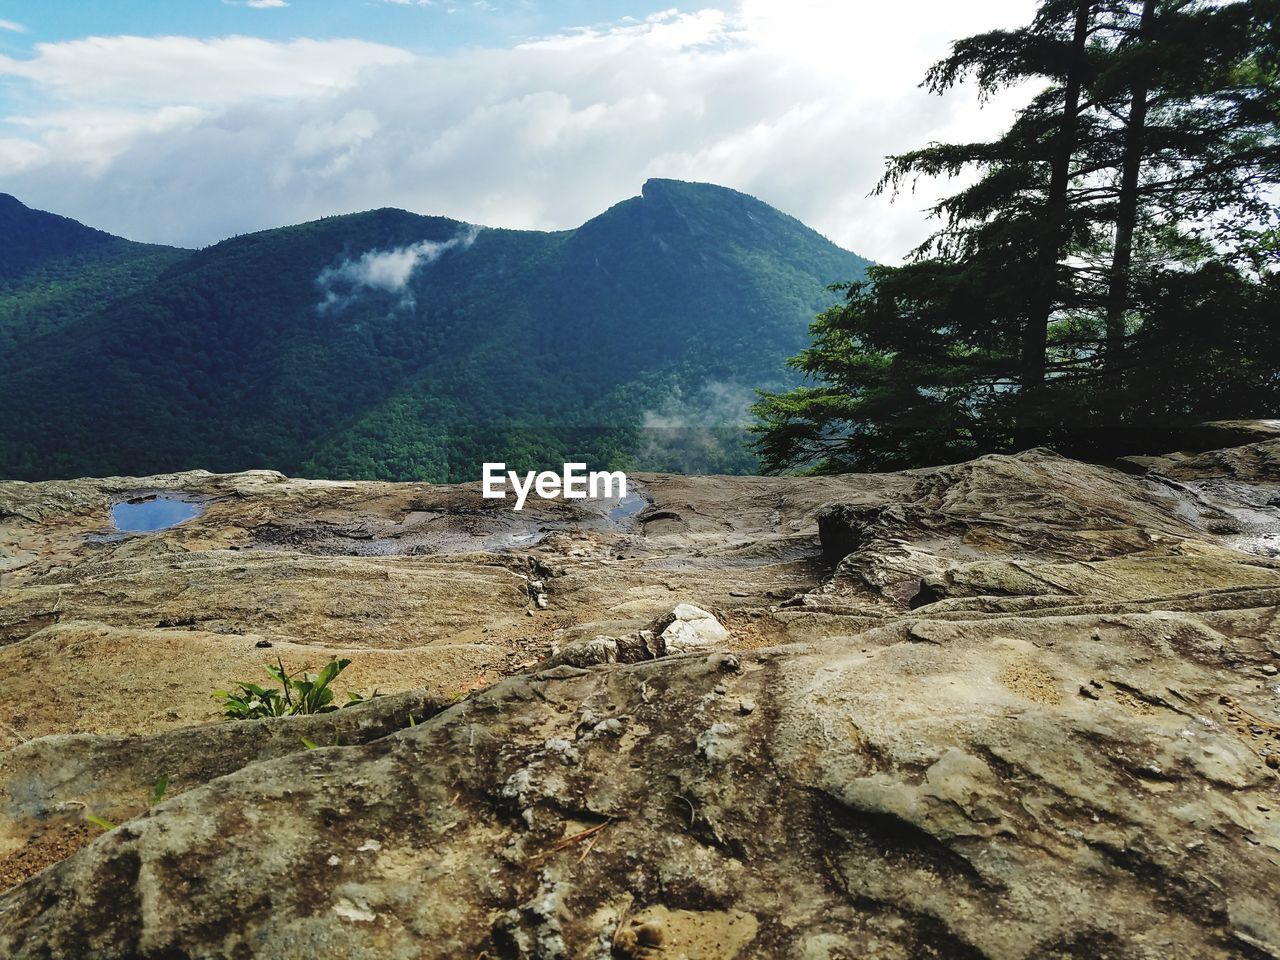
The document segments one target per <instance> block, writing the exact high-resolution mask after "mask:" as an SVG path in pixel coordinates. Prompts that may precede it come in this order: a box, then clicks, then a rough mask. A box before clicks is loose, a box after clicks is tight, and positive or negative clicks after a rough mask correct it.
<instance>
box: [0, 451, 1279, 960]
mask: <svg viewBox="0 0 1280 960" xmlns="http://www.w3.org/2000/svg"><path fill="white" fill-rule="evenodd" d="M1130 466H1131V469H1130V470H1129V471H1127V472H1121V471H1118V470H1111V469H1107V468H1104V467H1099V466H1091V465H1085V464H1081V463H1076V462H1073V461H1069V460H1064V459H1062V458H1059V457H1056V456H1054V455H1053V454H1051V453H1049V452H1047V451H1033V452H1030V453H1026V454H1021V455H1018V456H1014V457H986V458H982V459H980V460H977V461H974V462H973V463H969V464H962V465H956V466H949V467H942V468H938V469H934V470H922V471H912V472H909V473H905V474H895V475H887V476H882V477H868V478H854V477H850V478H829V479H823V478H814V479H813V480H808V479H796V480H777V479H754V480H750V479H742V480H734V479H731V480H729V481H726V480H725V479H724V478H717V479H716V483H715V484H710V483H708V484H705V485H700V484H699V482H698V481H696V480H693V479H678V480H677V479H674V478H671V479H667V478H661V477H649V478H644V481H645V482H646V484H647V491H648V494H649V495H650V496H651V497H652V499H653V506H652V507H651V508H650V511H649V512H648V513H647V516H651V517H652V516H658V517H659V520H657V521H654V524H660V525H651V526H652V529H648V530H646V529H645V526H646V524H645V519H646V514H642V515H641V516H640V518H639V520H638V524H639V526H638V527H637V528H636V529H634V530H630V531H623V532H619V533H616V534H615V533H612V532H609V531H603V528H602V532H600V533H599V535H598V536H595V535H593V537H594V539H593V538H587V539H583V538H581V537H566V538H564V539H560V540H555V539H554V538H553V540H552V542H551V543H548V544H544V545H542V546H541V547H540V548H539V549H537V550H533V551H530V552H529V553H528V556H527V559H519V562H517V560H516V559H514V558H512V557H511V556H507V555H502V556H498V555H496V554H495V559H494V560H493V561H492V562H493V563H494V564H496V565H497V566H498V567H501V568H503V570H504V571H505V574H504V575H510V574H512V572H514V573H516V574H519V573H521V571H522V570H523V575H524V576H525V577H526V579H533V578H536V579H538V580H539V581H542V582H540V583H539V589H538V590H537V591H536V594H538V595H544V596H545V597H546V598H547V608H546V610H547V612H546V614H545V615H547V616H550V615H551V614H552V613H553V612H556V611H559V613H558V614H557V615H558V616H559V619H558V620H556V621H555V623H556V626H555V627H554V630H555V631H559V632H558V633H549V634H548V635H547V637H546V643H545V645H544V646H543V647H541V648H540V649H539V650H538V655H537V656H534V657H532V658H531V660H532V662H531V663H529V664H527V665H525V666H524V667H521V668H519V669H517V670H516V672H514V673H511V674H510V675H507V676H505V677H502V678H501V679H498V680H497V681H496V682H492V683H489V684H488V685H485V686H483V687H481V688H478V689H476V690H474V691H471V692H469V693H467V694H466V695H465V696H463V697H461V698H460V699H457V700H456V702H455V701H454V698H452V697H448V696H437V695H434V694H432V695H428V694H424V693H421V692H419V693H403V694H397V695H396V696H397V697H400V698H401V699H395V698H392V697H387V698H378V699H377V700H374V701H372V702H370V703H368V704H365V705H363V706H358V707H353V708H349V709H346V710H343V711H340V712H339V713H338V714H335V715H332V716H333V717H337V718H340V720H329V719H326V718H316V719H317V720H318V721H321V722H323V723H330V724H333V723H339V722H340V723H341V724H342V725H343V729H342V731H341V732H340V731H338V730H337V729H336V728H334V729H329V728H324V729H323V730H319V731H318V730H317V729H313V728H307V727H304V726H303V725H302V723H303V722H302V721H282V722H280V723H278V724H276V725H275V726H270V725H263V726H261V727H260V728H258V729H257V730H251V729H250V727H252V726H253V725H241V724H213V725H209V726H202V727H194V728H189V729H187V730H166V731H163V732H157V733H153V734H149V735H146V736H140V737H116V738H111V737H93V736H89V735H78V736H77V737H74V738H70V739H68V738H66V737H42V738H36V739H33V740H31V741H30V742H28V743H24V744H19V745H16V746H14V747H13V748H12V749H11V750H9V751H8V752H7V753H6V754H5V755H4V757H3V758H2V759H0V792H2V793H0V799H2V800H3V802H4V803H5V805H6V810H7V813H8V816H9V817H10V819H11V820H12V821H13V822H14V823H21V824H28V825H29V824H32V823H35V822H37V821H39V820H40V818H41V817H45V818H48V817H53V816H56V815H57V810H58V809H64V808H63V807H61V806H60V805H63V804H66V803H69V802H75V801H77V799H79V800H81V801H82V802H86V803H88V804H90V805H94V804H98V805H99V806H95V807H94V809H99V810H104V811H106V810H110V809H111V806H110V802H109V801H110V795H112V794H114V795H116V796H120V795H123V794H126V793H129V791H133V793H132V794H130V796H131V797H133V799H132V800H131V801H130V802H131V803H134V807H133V808H132V813H131V816H130V818H129V819H127V820H125V821H124V822H122V823H121V824H120V826H118V827H116V828H114V829H111V830H106V831H98V832H97V835H96V836H95V837H93V839H91V840H90V841H89V842H87V843H85V844H84V845H83V846H82V847H81V848H80V849H78V852H75V853H74V854H72V855H70V856H68V857H67V858H66V859H62V860H60V861H59V862H56V863H54V864H53V865H51V866H50V867H48V868H47V869H45V870H43V871H42V872H39V873H38V874H36V875H34V876H32V877H30V878H29V879H27V880H26V881H25V882H23V883H21V884H20V885H19V886H16V887H14V888H13V889H11V890H9V891H8V892H7V893H6V894H4V895H3V896H2V897H0V955H2V956H5V957H13V958H45V960H51V958H81V957H94V958H102V960H110V958H134V957H144V958H157V960H158V958H171V957H199V958H215V957H219V958H220V957H259V956H262V957H267V956H269V957H272V958H279V960H295V958H296V960H304V958H313V957H317V956H329V957H343V958H352V960H363V958H370V960H372V958H377V960H387V958H394V960H401V958H403V960H409V958H415V960H417V958H424V957H441V958H444V957H468V958H469V957H480V956H485V957H490V958H497V957H511V958H538V960H553V958H578V957H585V958H601V960H604V958H617V957H622V958H658V957H670V958H676V957H691V958H725V960H729V958H734V957H738V958H754V957H784V958H797V960H822V958H825V960H836V958H846V957H859V958H862V957H868V958H886V960H914V958H930V957H932V958H940V960H941V958H945V960H953V958H958V960H971V958H998V960H1014V958H1047V957H1079V958H1103V957H1106V958H1142V960H1165V958H1170V957H1188V958H1190V957H1195V958H1202V957H1203V958H1266V957H1273V958H1274V957H1280V908H1278V906H1277V904H1278V902H1280V901H1278V900H1277V891H1280V769H1278V768H1280V679H1278V678H1277V671H1278V668H1280V618H1278V617H1277V615H1276V611H1277V607H1278V605H1280V561H1277V559H1276V558H1275V556H1276V553H1280V550H1277V551H1274V552H1273V550H1272V545H1273V542H1274V541H1273V539H1272V538H1273V534H1274V528H1275V524H1276V523H1277V521H1278V520H1280V441H1276V440H1263V441H1261V442H1258V443H1253V444H1249V445H1246V446H1242V447H1236V448H1231V449H1228V450H1220V451H1212V452H1210V453H1206V454H1195V455H1191V454H1184V455H1179V456H1177V457H1170V458H1153V459H1152V460H1151V461H1150V462H1148V463H1146V464H1144V465H1143V467H1142V472H1139V473H1135V472H1134V470H1135V469H1136V468H1133V467H1132V465H1130ZM281 482H283V481H281ZM289 483H296V482H295V481H289ZM726 483H729V484H732V485H733V487H734V488H733V489H732V490H727V491H726V490H725V489H724V488H725V485H726ZM253 484H255V485H262V486H263V488H264V490H265V489H266V487H267V486H269V485H267V484H266V482H265V481H263V480H254V481H253ZM273 484H275V485H276V486H278V484H276V483H275V481H273ZM383 486H386V485H383ZM69 489H71V491H72V492H71V493H66V492H65V491H64V494H60V496H64V499H66V498H71V499H74V496H72V494H75V491H76V490H78V489H79V488H69ZM256 489H257V487H256V486H255V487H254V488H253V489H248V490H247V492H246V494H245V499H246V502H248V503H253V502H254V498H255V497H256V496H258V494H257V493H256V492H255V491H256ZM10 495H11V496H15V495H14V494H12V493H11V494H10ZM75 495H76V496H78V495H79V494H75ZM298 495H300V494H298ZM362 495H365V494H362ZM382 495H383V494H379V496H382ZM42 496H43V500H42V501H41V503H43V504H44V505H43V506H41V507H40V508H39V509H40V510H41V511H43V513H42V516H45V517H48V516H51V515H53V514H54V513H56V510H57V509H58V507H57V502H56V498H53V497H52V495H51V493H50V492H48V491H46V492H44V493H43V494H42ZM262 496H264V497H265V496H268V494H267V493H263V494H262ZM353 496H354V494H353ZM2 502H4V501H3V497H2V496H0V503H2ZM21 506H22V505H21V504H13V506H12V507H11V508H10V509H13V508H21ZM671 514H678V515H679V516H680V517H681V518H682V519H681V523H682V526H681V527H680V528H679V529H677V528H675V527H674V526H673V524H672V521H671V520H670V519H669V516H670V515H671ZM43 522H48V521H47V520H46V521H43ZM297 522H298V523H299V524H300V523H301V522H302V521H301V520H300V519H299V520H298V521H297ZM334 522H336V521H334ZM332 529H333V527H332V524H331V525H330V527H329V528H328V530H329V532H328V533H327V534H326V535H327V536H332V535H333V534H332ZM819 530H820V531H821V534H820V538H819ZM183 536H190V534H184V535H183ZM228 536H230V535H229V534H228ZM610 538H613V539H610ZM606 548H607V549H606ZM42 549H44V548H43V547H40V546H39V545H38V544H37V545H36V546H34V547H32V548H31V552H32V554H33V556H39V555H40V551H41V550H42ZM64 549H66V548H65V547H64V546H59V547H58V550H64ZM133 549H135V550H139V549H142V548H140V547H135V548H133ZM148 549H150V548H148ZM573 551H580V552H579V553H577V554H574V553H573ZM824 552H825V555H826V556H825V559H823V553H824ZM619 555H622V557H621V559H619ZM233 556H234V555H233ZM291 556H294V557H295V558H296V559H295V560H294V561H293V562H295V563H298V564H302V563H304V562H310V561H309V560H308V559H307V556H308V555H306V554H304V553H301V552H295V553H294V554H292V555H291ZM797 557H799V559H797ZM602 558H603V559H602ZM252 559H253V555H252V554H250V556H249V558H248V560H249V561H252ZM405 559H406V560H410V561H412V560H413V558H405ZM85 562H88V561H85ZM95 562H97V561H95ZM122 562H124V558H120V559H119V560H118V561H117V563H122ZM138 562H139V563H142V564H143V566H146V565H148V564H150V565H155V564H158V563H173V562H174V558H173V555H172V554H171V553H169V552H167V551H166V552H164V553H160V552H157V553H155V554H154V555H151V554H146V555H144V556H143V557H142V559H141V560H139V561H138ZM229 562H232V561H229ZM233 562H237V563H241V564H244V563H246V562H247V561H246V559H245V558H244V557H239V558H237V559H235V560H234V561H233ZM450 562H451V563H454V564H455V565H463V564H468V565H470V564H474V563H475V562H476V561H475V558H474V557H468V558H465V559H462V560H456V561H450ZM33 563H35V566H36V567H38V562H37V561H33ZM520 564H525V566H524V567H521V566H520ZM54 566H56V567H57V568H58V569H57V570H54V569H52V568H51V570H50V572H48V573H41V572H37V573H34V574H32V578H31V580H30V582H28V583H26V584H25V585H24V584H22V583H17V582H14V583H11V584H10V587H9V592H10V598H9V599H8V600H7V607H6V606H5V605H0V623H4V622H8V623H9V625H10V633H11V635H12V636H13V637H15V638H16V639H13V640H12V641H11V643H12V644H14V645H16V646H19V647H21V646H22V645H23V644H28V643H31V642H32V639H36V640H38V639H39V638H40V636H41V631H47V630H49V629H57V627H56V625H55V626H51V625H50V624H45V625H43V626H40V627H38V628H37V629H34V630H29V631H27V632H25V633H24V632H23V631H24V628H23V627H22V626H21V623H22V621H20V619H19V613H16V612H13V611H15V610H17V608H18V606H20V605H23V604H25V606H22V608H21V615H22V616H28V617H34V616H37V615H39V614H40V610H39V609H37V607H38V602H37V595H36V594H35V593H34V592H33V591H36V590H37V589H38V588H39V587H40V584H41V583H51V582H54V581H50V580H48V579H43V580H42V579H41V578H49V577H52V578H54V580H55V581H59V582H61V583H62V584H63V597H64V600H63V603H64V608H65V605H66V604H81V605H83V606H85V608H86V609H87V605H88V604H89V603H90V602H93V603H99V602H100V601H99V600H96V599H94V600H91V599H88V598H78V595H77V594H76V589H77V587H76V583H77V580H76V576H77V575H76V574H75V570H76V569H77V568H76V566H75V565H74V563H71V564H70V565H67V564H66V562H65V561H64V560H59V561H58V563H57V564H55V565H54ZM33 569H34V568H33ZM97 569H98V570H99V575H101V572H102V568H101V567H99V568H97ZM465 569H466V570H475V571H477V572H475V573H474V574H469V575H472V576H475V577H480V576H481V575H482V571H481V568H480V567H473V566H466V567H465ZM59 571H60V572H59ZM806 571H807V572H806ZM484 575H485V576H488V575H489V574H484ZM806 578H807V579H806ZM98 582H99V583H101V582H103V581H98ZM493 583H495V584H505V583H507V580H503V579H500V578H498V577H497V576H496V575H495V576H494V579H493ZM544 584H545V586H544ZM19 594H20V596H19ZM478 595H479V593H477V596H478ZM530 598H531V594H529V593H528V592H527V591H526V593H525V594H524V595H522V596H521V597H520V598H519V601H518V602H519V605H518V606H517V607H516V608H515V612H518V613H520V615H521V617H522V618H524V619H525V620H529V621H535V620H536V619H537V617H539V616H543V615H544V614H543V612H542V611H539V610H536V608H534V607H533V606H532V604H531V602H530ZM406 602H407V601H406ZM468 602H470V601H468ZM476 602H477V603H478V602H479V601H476ZM525 605H529V606H530V608H531V609H535V615H534V616H526V615H525V613H524V610H525ZM5 609H8V610H9V611H10V614H9V620H8V621H5V620H4V619H3V618H4V616H5V614H4V611H5ZM504 609H505V608H504ZM94 610H96V611H98V613H97V614H95V615H97V616H100V617H105V618H108V619H110V615H109V611H108V612H102V608H101V607H95V608H94ZM711 611H714V612H711ZM81 612H82V613H83V612H84V611H83V610H82V611H81ZM504 615H505V614H504ZM517 619H518V618H515V617H514V616H513V617H512V620H513V621H514V620H517ZM117 628H119V629H123V627H117ZM62 629H66V627H65V625H64V626H63V627H62ZM451 629H452V628H451ZM3 649H4V648H0V650H3ZM418 655H419V656H424V657H425V656H428V655H429V653H428V652H425V650H424V652H422V653H421V654H418ZM402 714H403V715H404V718H405V719H404V721H403V722H401V720H400V717H401V715H402ZM410 715H412V716H413V720H412V722H411V721H410V720H409V719H408V718H409V716H410ZM312 722H313V723H314V722H315V721H312ZM411 723H412V725H411ZM295 724H296V726H295ZM306 730H310V732H303V731H306ZM295 734H297V736H298V737H306V739H307V740H309V741H311V742H312V743H313V745H315V747H316V748H315V749H308V748H296V747H294V746H292V743H293V742H294V736H295ZM316 736H325V737H328V739H322V740H317V739H316ZM272 744H275V746H273V745H272ZM183 758H186V759H185V760H184V759H183ZM184 764H185V765H184ZM170 766H177V767H178V768H179V769H181V771H182V774H183V777H184V778H185V780H184V781H183V783H182V789H181V790H180V792H177V793H175V794H173V795H171V796H168V797H166V798H165V799H164V800H163V801H162V802H160V803H159V804H158V805H155V806H153V807H147V806H146V805H145V801H143V802H141V803H139V802H138V800H137V797H138V796H141V795H142V794H143V793H145V791H146V789H147V786H148V783H149V780H150V778H151V777H152V776H153V775H155V774H156V773H157V772H158V771H160V770H167V769H168V768H169V767H170ZM86 797H87V798H88V799H87V800H85V799H84V798H86ZM134 814H136V815H134Z"/></svg>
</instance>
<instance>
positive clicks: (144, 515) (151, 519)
mask: <svg viewBox="0 0 1280 960" xmlns="http://www.w3.org/2000/svg"><path fill="white" fill-rule="evenodd" d="M202 513H204V505H203V504H201V503H197V502H196V501H194V500H190V499H188V498H186V497H183V496H180V495H177V494H165V493H161V494H155V495H153V496H147V497H136V498H134V499H132V500H123V501H121V502H120V503H117V504H115V505H114V506H113V507H112V508H111V524H112V526H114V527H115V528H116V529H117V530H119V531H120V532H121V533H154V532H156V531H157V530H167V529H169V528H170V527H176V526H177V525H178V524H180V523H186V522H187V521H188V520H194V519H195V518H196V517H198V516H200V514H202Z"/></svg>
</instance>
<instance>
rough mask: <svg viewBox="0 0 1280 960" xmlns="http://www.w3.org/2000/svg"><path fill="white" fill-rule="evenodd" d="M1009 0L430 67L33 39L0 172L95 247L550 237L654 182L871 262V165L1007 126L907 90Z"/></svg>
mask: <svg viewBox="0 0 1280 960" xmlns="http://www.w3.org/2000/svg"><path fill="white" fill-rule="evenodd" d="M1031 9H1032V4H1031V2H1030V0H991V2H990V3H986V4H983V5H982V7H981V16H979V14H978V13H977V11H976V9H975V8H974V7H973V6H972V5H966V4H955V3H952V2H950V0H900V2H898V3H895V4H893V5H891V7H883V6H882V5H872V4H862V3H849V2H847V0H806V2H803V3H800V2H795V0H741V2H739V3H738V4H737V5H736V6H733V7H732V8H731V9H729V10H718V9H707V10H689V11H687V12H679V11H669V12H667V13H665V14H661V15H658V16H655V17H652V18H649V19H647V20H644V21H639V22H637V21H626V22H622V23H618V24H613V25H606V26H598V27H591V28H584V29H581V30H575V31H572V32H570V33H567V34H564V35H561V36H554V37H545V38H538V39H534V40H531V41H529V42H527V43H523V44H521V45H518V46H516V47H513V48H510V49H470V50H464V51H461V52H458V53H456V54H454V55H452V56H448V57H422V56H415V55H411V54H409V53H407V52H405V51H403V50H399V49H397V48H394V47H389V46H385V45H380V44H372V43H365V42H361V41H355V40H347V41H314V40H297V41H292V42H289V43H274V42H270V41H266V40H260V39H254V38H249V37H227V38H222V39H217V40H196V39H192V38H186V37H160V38H138V37H107V38H102V37H99V38H88V39H85V40H77V41H74V42H69V43H61V44H45V45H40V46H38V47H37V48H36V53H35V56H34V57H32V58H29V59H13V58H4V57H0V78H2V77H5V76H7V77H8V78H10V79H9V80H8V83H10V84H18V85H20V86H21V87H22V94H23V95H22V96H21V98H19V99H20V102H22V103H23V104H24V109H23V110H22V111H21V112H14V113H11V115H10V116H8V117H7V118H6V119H5V122H4V123H3V124H2V125H0V182H3V184H4V188H3V189H5V190H7V191H9V192H12V193H15V194H17V195H18V196H19V197H20V198H22V199H23V200H24V201H25V202H28V203H31V204H33V205H37V206H43V207H45V208H47V209H53V210H56V211H58V212H60V213H65V214H68V215H71V216H74V217H77V218H78V219H81V220H84V221H86V222H89V223H92V224H93V225H95V226H100V227H102V228H104V229H108V230H111V231H113V232H117V233H121V234H124V235H126V236H131V237H135V238H137V239H145V240H153V241H159V242H171V243H180V244H186V245H202V244H206V243H210V242H213V241H216V240H218V239H221V238H223V237H226V236H229V235H231V234H234V233H240V232H245V231H248V230H254V229H261V228H265V227H269V226H276V225H279V224H283V223H292V222H298V221H301V220H307V219H313V218H316V217H319V216H324V215H328V214H333V213H341V212H348V211H354V210H362V209H369V208H374V207H381V206H399V207H404V208H407V209H410V210H414V211H417V212H420V213H429V214H439V215H445V216H451V217H454V218H456V219H459V220H465V221H468V222H473V223H485V224H489V225H493V226H509V227H520V228H532V229H563V228H568V227H573V226H576V225H578V224H579V223H581V222H582V221H583V220H585V219H587V218H588V217H590V216H593V215H595V214H597V213H599V212H600V211H602V210H603V209H605V208H606V207H607V206H609V205H611V204H613V203H615V202H617V201H619V200H621V199H623V198H625V197H628V196H632V195H634V194H636V193H637V192H638V190H639V187H640V185H641V183H643V181H644V180H645V179H647V178H649V177H654V176H659V177H675V178H680V179H690V180H705V181H713V182H717V183H721V184H724V185H726V186H730V187H734V188H737V189H740V190H744V191H746V192H748V193H752V194H754V195H756V196H759V197H760V198H762V199H763V200H765V201H767V202H769V203H772V204H774V205H775V206H777V207H779V208H781V209H783V210H785V211H786V212H788V213H791V214H793V215H795V216H797V217H799V218H800V219H802V220H804V221H805V222H807V223H809V224H811V225H813V226H815V227H817V228H818V229H820V230H822V231H823V232H824V233H826V234H827V235H828V236H830V237H831V238H832V239H834V240H835V241H836V242H838V243H840V244H841V245H843V246H845V247H847V248H849V249H853V250H856V251H857V252H859V253H861V254H863V255H865V256H870V257H873V258H875V259H881V260H887V261H892V260H895V259H898V258H899V257H900V256H901V255H902V254H903V253H905V252H906V251H907V250H908V249H909V248H910V247H911V246H913V245H914V244H915V243H917V242H918V241H919V240H920V239H922V238H923V236H924V235H925V233H926V226H925V224H924V221H923V218H922V216H921V215H920V213H919V209H920V208H921V207H923V206H924V205H925V203H926V202H927V200H928V199H929V195H921V196H919V197H912V196H908V197H906V198H904V199H903V200H902V201H901V202H899V203H898V204H896V205H893V206H890V205H889V203H888V200H887V198H883V197H881V198H868V197H867V193H868V191H869V190H870V189H871V188H872V187H873V186H874V184H875V182H876V179H877V178H878V176H879V173H880V170H881V167H882V162H883V157H884V156H885V155H886V154H888V153H892V152H895V151H901V150H905V149H910V148H912V147H915V146H919V145H920V144H922V143H924V142H927V141H929V140H931V139H941V138H948V137H960V138H973V137H981V136H984V135H985V134H986V133H988V132H990V131H993V130H995V129H998V128H999V127H1000V126H1001V125H1002V124H1003V123H1004V122H1005V121H1006V120H1007V118H1008V115H1009V108H1008V105H1007V104H1001V103H1000V102H997V103H996V104H995V105H993V106H990V107H988V108H987V109H985V110H982V111H980V110H979V109H978V106H977V104H976V102H975V98H974V97H973V96H972V94H971V92H969V91H960V92H958V93H956V94H954V95H952V96H949V97H947V98H945V99H944V98H936V97H930V96H928V95H926V94H925V93H923V92H922V91H920V90H919V89H917V86H916V85H917V84H918V82H919V80H920V79H921V77H922V76H923V74H924V71H925V69H926V68H927V66H928V64H929V63H930V62H932V61H933V60H934V59H936V58H938V57H939V56H941V55H943V54H944V53H945V52H946V49H947V44H948V43H949V41H950V40H952V39H954V38H957V37H960V36H965V35H968V34H970V33H974V32H977V31H980V30H983V29H988V28H991V27H994V26H1002V25H1008V24H1012V23H1017V22H1019V21H1020V20H1023V19H1025V18H1026V17H1027V15H1028V14H1029V12H1030V10H1031ZM12 99H13V98H12V97H11V100H12Z"/></svg>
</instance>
